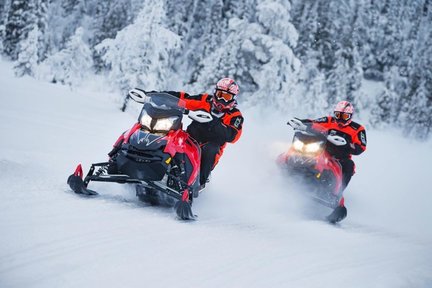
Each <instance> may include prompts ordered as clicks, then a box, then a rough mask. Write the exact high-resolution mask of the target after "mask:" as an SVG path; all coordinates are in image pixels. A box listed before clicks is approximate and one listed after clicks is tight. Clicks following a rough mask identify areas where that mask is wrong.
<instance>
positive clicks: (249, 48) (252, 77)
mask: <svg viewBox="0 0 432 288" xmlns="http://www.w3.org/2000/svg"><path fill="white" fill-rule="evenodd" d="M289 8H290V6H289V2H285V1H262V2H260V4H259V5H258V7H257V12H256V15H255V17H256V19H257V21H258V22H257V23H250V22H249V21H248V20H246V19H240V18H231V19H230V20H229V24H228V31H227V32H226V36H225V37H224V39H223V40H222V41H221V43H219V45H218V46H217V47H216V49H215V50H214V52H212V53H211V54H210V55H209V57H207V58H206V59H203V61H202V62H201V63H200V67H202V68H201V69H200V71H199V74H198V77H197V83H198V84H197V85H196V87H198V86H199V89H208V88H209V87H212V85H214V83H215V81H217V79H218V78H221V77H224V76H229V77H232V78H234V79H235V80H236V81H238V83H239V85H240V89H241V90H242V91H243V93H244V94H246V96H247V97H244V98H243V99H244V100H241V98H239V101H244V102H246V101H245V100H246V99H247V102H248V103H249V104H250V105H254V104H256V103H260V105H264V106H266V105H274V106H277V107H279V108H281V109H284V110H285V109H287V108H291V107H292V106H293V105H295V103H296V102H297V101H296V100H294V98H295V97H294V95H293V88H294V86H295V83H296V81H297V79H298V78H297V73H298V72H299V69H300V61H299V60H298V59H297V58H296V57H295V55H294V53H293V50H292V47H294V46H295V45H296V41H297V38H298V35H297V32H296V30H295V28H294V26H292V24H290V22H289V21H290V18H289Z"/></svg>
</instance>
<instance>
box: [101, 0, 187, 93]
mask: <svg viewBox="0 0 432 288" xmlns="http://www.w3.org/2000/svg"><path fill="white" fill-rule="evenodd" d="M163 20H164V9H163V3H162V2H161V1H157V0H152V1H147V2H146V3H145V5H144V7H143V8H142V10H141V11H140V13H139V15H138V16H137V18H136V19H135V21H134V23H133V24H131V25H129V26H127V27H126V28H124V29H123V30H121V31H120V32H119V33H117V36H116V38H115V39H106V40H104V41H103V42H102V43H100V44H99V45H97V46H96V50H97V51H98V52H99V53H101V54H102V60H103V61H105V63H106V64H107V65H109V66H110V67H111V68H110V71H109V75H108V77H109V79H110V81H111V83H113V84H114V85H115V86H117V87H118V88H120V89H121V90H126V89H129V88H131V87H143V88H144V89H163V88H164V87H166V85H167V84H168V82H169V72H170V69H169V68H170V66H169V64H170V60H171V58H170V56H171V55H172V52H173V51H174V50H175V49H177V48H178V47H179V45H180V37H179V36H178V35H176V34H175V33H173V32H171V31H170V30H168V29H167V28H165V27H164V24H163V23H164V21H163Z"/></svg>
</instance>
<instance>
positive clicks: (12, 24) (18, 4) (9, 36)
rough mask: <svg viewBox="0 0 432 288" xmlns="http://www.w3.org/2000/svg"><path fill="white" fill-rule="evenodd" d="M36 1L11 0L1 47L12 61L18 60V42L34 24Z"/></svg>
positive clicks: (24, 37) (25, 36)
mask: <svg viewBox="0 0 432 288" xmlns="http://www.w3.org/2000/svg"><path fill="white" fill-rule="evenodd" d="M35 1H36V0H13V1H12V2H11V6H10V9H9V10H8V15H7V20H6V21H5V22H6V23H5V28H4V39H3V47H4V52H5V53H6V55H8V56H9V57H10V58H11V59H12V60H16V59H18V49H19V42H20V41H22V40H24V39H26V38H27V35H28V33H29V32H30V31H32V30H33V28H34V27H33V26H34V25H35V24H36V22H37V20H36V16H35V14H36V3H35Z"/></svg>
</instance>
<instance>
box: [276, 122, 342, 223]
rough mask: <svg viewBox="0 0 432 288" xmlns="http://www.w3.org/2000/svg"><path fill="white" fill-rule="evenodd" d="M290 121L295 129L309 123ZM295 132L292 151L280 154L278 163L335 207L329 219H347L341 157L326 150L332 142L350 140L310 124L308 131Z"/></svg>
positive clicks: (322, 201) (317, 198)
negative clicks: (338, 157)
mask: <svg viewBox="0 0 432 288" xmlns="http://www.w3.org/2000/svg"><path fill="white" fill-rule="evenodd" d="M296 121H298V122H296ZM293 122H296V123H293ZM287 124H288V125H290V126H291V127H293V128H295V127H298V126H299V125H308V123H303V122H301V120H299V119H296V118H294V119H292V120H290V121H288V123H287ZM294 131H295V133H294V137H293V141H292V145H291V147H290V148H289V149H288V151H286V152H285V153H282V154H281V155H279V156H278V158H277V163H278V165H279V166H280V167H281V168H282V169H283V170H286V171H287V173H288V174H289V175H290V176H294V177H296V178H297V179H300V181H301V182H302V183H303V184H305V185H306V187H307V188H308V192H309V195H310V197H312V199H313V200H315V201H317V202H318V203H320V204H322V205H324V206H327V207H329V208H331V209H333V212H332V213H331V214H330V215H328V216H327V217H326V219H327V220H328V221H329V222H331V223H336V222H339V221H341V220H343V219H344V218H345V217H346V216H347V209H346V207H345V205H344V197H343V195H342V192H343V189H342V167H341V165H340V163H339V162H338V161H337V159H335V158H334V157H333V156H331V155H330V154H329V153H328V152H327V151H326V145H327V143H328V142H329V141H331V142H332V143H334V144H336V145H345V144H346V140H345V139H344V138H343V137H340V136H337V135H327V133H325V134H323V133H320V132H317V131H314V130H312V129H310V127H308V129H306V130H305V131H301V130H296V129H294Z"/></svg>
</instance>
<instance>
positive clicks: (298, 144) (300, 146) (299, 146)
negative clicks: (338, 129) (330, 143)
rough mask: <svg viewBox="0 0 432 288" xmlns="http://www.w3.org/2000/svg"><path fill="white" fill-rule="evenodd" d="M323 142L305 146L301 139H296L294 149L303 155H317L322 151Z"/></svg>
mask: <svg viewBox="0 0 432 288" xmlns="http://www.w3.org/2000/svg"><path fill="white" fill-rule="evenodd" d="M322 144H323V142H313V143H308V144H305V143H303V142H302V141H300V140H299V139H295V140H294V142H293V147H294V149H295V150H296V151H299V152H303V153H316V152H318V151H320V150H321V148H322Z"/></svg>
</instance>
